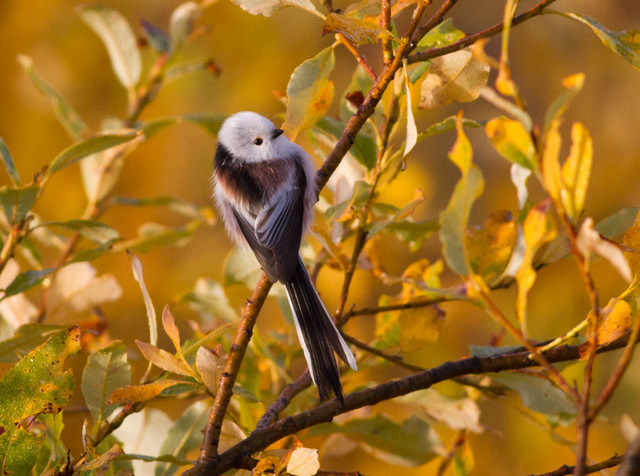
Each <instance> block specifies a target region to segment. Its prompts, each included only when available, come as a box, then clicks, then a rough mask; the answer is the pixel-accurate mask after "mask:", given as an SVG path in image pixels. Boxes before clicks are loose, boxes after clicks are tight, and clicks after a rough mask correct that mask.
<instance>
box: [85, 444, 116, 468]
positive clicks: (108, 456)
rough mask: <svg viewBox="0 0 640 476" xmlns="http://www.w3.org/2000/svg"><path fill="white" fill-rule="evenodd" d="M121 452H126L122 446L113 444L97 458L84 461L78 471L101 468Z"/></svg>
mask: <svg viewBox="0 0 640 476" xmlns="http://www.w3.org/2000/svg"><path fill="white" fill-rule="evenodd" d="M121 454H124V450H123V449H122V447H121V446H120V445H113V446H112V447H111V448H109V450H107V451H106V452H105V453H102V454H101V455H100V456H98V457H97V458H94V459H92V460H90V461H86V462H84V463H82V464H81V465H80V467H78V468H77V469H78V471H91V470H94V469H100V468H102V467H103V466H106V465H108V464H109V462H110V461H111V460H112V459H114V458H115V457H116V456H120V455H121Z"/></svg>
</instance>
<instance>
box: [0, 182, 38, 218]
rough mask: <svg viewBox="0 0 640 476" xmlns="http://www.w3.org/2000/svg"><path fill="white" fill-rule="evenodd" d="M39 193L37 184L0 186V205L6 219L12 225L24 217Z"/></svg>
mask: <svg viewBox="0 0 640 476" xmlns="http://www.w3.org/2000/svg"><path fill="white" fill-rule="evenodd" d="M39 193H40V186H39V185H27V186H26V187H22V188H9V187H2V188H0V205H1V206H2V211H3V212H4V215H5V217H6V218H7V221H8V222H9V223H11V224H12V225H15V224H18V223H20V222H21V221H22V220H24V219H25V217H26V216H27V213H29V211H30V210H31V208H32V207H33V204H34V203H35V202H36V200H37V199H38V195H39Z"/></svg>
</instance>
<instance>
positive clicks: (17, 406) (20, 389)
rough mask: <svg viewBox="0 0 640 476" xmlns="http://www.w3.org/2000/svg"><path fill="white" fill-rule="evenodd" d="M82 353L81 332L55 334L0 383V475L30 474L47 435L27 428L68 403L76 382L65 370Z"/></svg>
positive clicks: (76, 330) (72, 331)
mask: <svg viewBox="0 0 640 476" xmlns="http://www.w3.org/2000/svg"><path fill="white" fill-rule="evenodd" d="M79 349H80V329H79V328H78V327H72V328H71V329H69V330H65V331H61V332H58V333H56V334H54V335H53V336H52V337H51V338H49V340H47V342H45V343H44V344H42V345H41V346H40V347H38V348H36V349H34V350H32V351H31V352H29V353H28V354H27V355H26V356H25V357H24V358H23V359H22V360H20V361H19V362H18V363H17V364H16V365H15V366H14V367H13V368H12V369H11V370H9V371H8V372H7V373H6V374H5V375H4V376H3V377H2V378H1V379H0V401H1V402H2V405H0V428H2V430H3V431H2V432H0V454H1V455H3V457H2V460H0V472H2V474H29V472H30V471H31V468H32V467H33V465H34V464H35V461H36V459H35V458H36V455H37V452H38V449H39V447H40V446H42V444H44V435H42V434H37V433H34V432H32V431H30V429H29V428H28V427H27V426H25V424H24V420H25V419H27V418H29V417H31V416H35V415H38V414H40V413H57V412H59V411H60V410H62V408H63V407H64V406H65V405H66V404H67V403H68V401H69V398H70V397H71V394H72V392H73V388H74V383H75V381H74V378H73V375H72V374H71V372H70V371H65V370H64V363H65V360H66V358H67V357H68V356H71V355H73V354H75V353H76V352H78V350H79Z"/></svg>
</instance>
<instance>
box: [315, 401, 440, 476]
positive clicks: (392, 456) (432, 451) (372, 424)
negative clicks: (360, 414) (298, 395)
mask: <svg viewBox="0 0 640 476" xmlns="http://www.w3.org/2000/svg"><path fill="white" fill-rule="evenodd" d="M311 432H312V434H319V433H329V432H330V433H336V432H339V433H342V434H344V435H346V436H348V437H349V438H351V439H354V440H357V441H359V442H360V443H361V444H362V445H363V448H364V449H365V450H366V451H368V452H370V453H373V454H374V455H375V456H376V457H378V458H380V459H382V460H383V461H386V462H391V463H393V464H398V465H402V466H407V467H412V466H418V465H422V464H425V463H427V462H428V461H431V460H432V459H433V458H435V457H436V456H438V455H439V454H442V452H443V451H444V448H443V447H442V443H441V442H440V439H439V438H438V435H437V434H436V433H435V431H433V429H432V428H431V427H430V426H429V424H428V423H426V422H425V421H424V420H422V419H420V418H417V417H415V416H411V417H410V418H408V419H406V420H404V421H403V422H402V423H396V422H395V421H393V420H391V419H390V418H388V417H386V416H385V415H383V414H380V413H379V414H376V415H374V416H373V417H371V418H366V419H360V418H354V419H351V420H348V421H346V422H345V423H343V424H342V425H337V424H335V423H329V424H324V425H319V426H318V427H315V428H313V429H312V430H311Z"/></svg>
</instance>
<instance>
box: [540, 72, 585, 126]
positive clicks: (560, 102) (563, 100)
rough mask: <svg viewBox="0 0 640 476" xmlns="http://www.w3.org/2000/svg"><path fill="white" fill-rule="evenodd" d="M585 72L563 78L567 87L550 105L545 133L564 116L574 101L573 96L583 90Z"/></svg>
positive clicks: (546, 116)
mask: <svg viewBox="0 0 640 476" xmlns="http://www.w3.org/2000/svg"><path fill="white" fill-rule="evenodd" d="M584 78H585V76H584V73H578V74H574V75H572V76H567V77H566V78H564V79H563V80H562V86H564V88H565V89H566V91H564V92H563V93H562V94H560V96H558V97H557V98H556V99H555V100H554V101H553V102H552V103H551V106H549V109H547V112H546V114H545V116H544V131H543V132H544V133H545V134H546V133H547V131H548V130H549V127H551V124H552V123H553V122H554V121H555V120H557V119H560V118H561V117H562V115H563V114H564V112H565V111H566V110H567V108H568V107H569V104H571V101H573V98H575V97H576V95H577V94H578V93H579V92H580V91H581V90H582V86H583V85H584Z"/></svg>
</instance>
